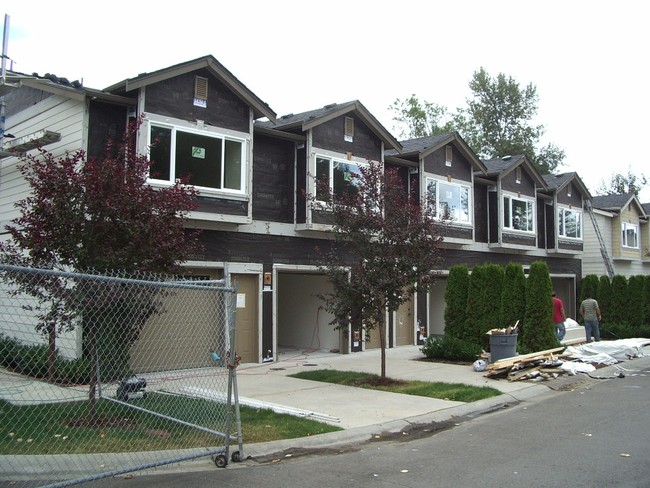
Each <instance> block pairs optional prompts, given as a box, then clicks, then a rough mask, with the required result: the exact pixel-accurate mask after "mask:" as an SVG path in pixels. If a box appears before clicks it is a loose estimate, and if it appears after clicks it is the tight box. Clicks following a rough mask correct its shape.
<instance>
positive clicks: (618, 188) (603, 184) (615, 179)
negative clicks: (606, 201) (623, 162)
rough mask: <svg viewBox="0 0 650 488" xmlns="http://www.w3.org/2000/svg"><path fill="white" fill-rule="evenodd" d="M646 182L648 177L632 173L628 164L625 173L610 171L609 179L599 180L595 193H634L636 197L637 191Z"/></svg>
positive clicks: (643, 186)
mask: <svg viewBox="0 0 650 488" xmlns="http://www.w3.org/2000/svg"><path fill="white" fill-rule="evenodd" d="M647 184H648V178H647V177H646V176H645V175H644V174H643V173H641V174H638V175H636V174H634V173H633V172H632V168H631V167H629V166H628V168H627V174H623V173H621V172H617V173H612V175H610V177H609V180H607V181H606V180H604V179H602V180H600V183H599V185H598V188H597V189H596V193H597V194H598V195H623V194H626V193H634V194H635V195H636V196H637V197H638V196H639V192H640V191H641V190H642V189H643V188H645V186H646V185H647Z"/></svg>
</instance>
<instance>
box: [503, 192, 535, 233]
mask: <svg viewBox="0 0 650 488" xmlns="http://www.w3.org/2000/svg"><path fill="white" fill-rule="evenodd" d="M506 199H508V200H509V203H508V209H507V210H508V213H507V215H508V216H509V222H508V225H506V222H505V220H506V202H505V200H506ZM513 201H516V202H523V203H525V204H526V207H527V208H528V206H529V205H530V212H529V213H530V219H528V220H529V222H530V229H518V228H517V227H515V226H514V225H513V214H514V212H513V205H512V203H513ZM501 204H502V208H501V216H500V217H501V224H502V225H503V228H504V229H507V230H508V231H512V232H523V233H526V234H534V233H535V200H533V199H532V198H522V197H516V196H514V195H507V194H504V195H503V196H502V199H501Z"/></svg>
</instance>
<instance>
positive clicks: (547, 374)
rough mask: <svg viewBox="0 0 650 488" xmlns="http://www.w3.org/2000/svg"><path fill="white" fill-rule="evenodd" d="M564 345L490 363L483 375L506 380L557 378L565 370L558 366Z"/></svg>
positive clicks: (560, 362)
mask: <svg viewBox="0 0 650 488" xmlns="http://www.w3.org/2000/svg"><path fill="white" fill-rule="evenodd" d="M564 349H565V348H564V347H556V348H555V349H547V350H545V351H539V352H534V353H531V354H522V355H520V356H515V357H512V358H505V359H501V360H499V361H495V362H494V363H491V364H489V365H488V367H487V370H486V371H487V372H486V373H485V376H487V377H488V378H507V379H508V381H521V380H534V381H544V380H550V379H554V378H557V377H558V376H560V375H562V374H565V373H566V371H565V370H563V369H562V368H560V365H561V364H562V362H563V361H562V359H561V358H562V357H565V356H564V355H563V354H562V352H563V351H564Z"/></svg>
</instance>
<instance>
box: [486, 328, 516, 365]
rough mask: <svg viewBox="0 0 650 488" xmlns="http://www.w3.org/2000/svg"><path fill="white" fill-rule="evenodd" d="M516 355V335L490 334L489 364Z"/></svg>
mask: <svg viewBox="0 0 650 488" xmlns="http://www.w3.org/2000/svg"><path fill="white" fill-rule="evenodd" d="M516 355H517V334H490V362H491V363H494V362H495V361H499V360H500V359H505V358H511V357H514V356H516Z"/></svg>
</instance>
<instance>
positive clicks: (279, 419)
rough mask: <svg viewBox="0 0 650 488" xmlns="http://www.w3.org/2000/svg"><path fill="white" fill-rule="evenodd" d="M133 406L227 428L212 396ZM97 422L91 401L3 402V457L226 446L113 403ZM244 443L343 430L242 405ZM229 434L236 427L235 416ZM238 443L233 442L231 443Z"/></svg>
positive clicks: (156, 399)
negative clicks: (90, 417) (91, 414)
mask: <svg viewBox="0 0 650 488" xmlns="http://www.w3.org/2000/svg"><path fill="white" fill-rule="evenodd" d="M132 402H133V404H134V405H137V406H138V407H141V408H145V409H148V410H153V411H155V412H157V413H159V414H162V415H166V416H170V417H174V418H180V419H182V420H183V421H185V422H188V423H194V424H197V425H200V426H204V427H207V428H209V429H212V430H215V431H217V432H224V431H225V426H226V407H225V406H224V405H223V404H219V403H215V402H211V401H208V400H202V399H195V398H187V397H179V396H170V395H162V394H156V393H151V394H149V395H148V396H147V398H144V399H139V400H133V401H132ZM97 407H98V408H97V416H96V419H95V420H94V422H90V421H89V420H88V415H87V402H85V401H84V402H71V403H58V404H48V405H34V406H15V405H11V404H9V403H7V402H4V401H0V455H6V454H30V455H37V454H72V453H77V454H84V453H98V452H126V451H147V450H159V449H187V448H192V447H208V446H216V447H219V446H223V445H224V443H225V440H224V438H223V436H215V435H214V434H211V433H207V432H203V431H201V430H198V429H195V428H192V427H186V426H184V425H181V424H179V423H176V422H172V421H170V420H166V419H163V418H160V417H157V416H153V415H150V414H148V413H144V412H140V411H137V410H135V409H132V408H128V407H125V406H123V405H119V404H116V403H113V402H110V401H99V402H98V404H97ZM240 412H241V424H242V434H243V435H242V437H243V442H244V443H258V442H266V441H272V440H278V439H292V438H296V437H306V436H310V435H316V434H323V433H326V432H333V431H338V430H341V428H340V427H336V426H333V425H329V424H325V423H321V422H317V421H315V420H311V419H306V418H300V417H295V416H291V415H286V414H277V413H275V412H273V411H271V410H266V409H256V408H251V407H245V406H241V408H240ZM231 426H232V427H231V433H233V434H236V431H237V428H236V424H235V421H234V415H233V417H232V424H231ZM233 444H236V441H231V445H233Z"/></svg>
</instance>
